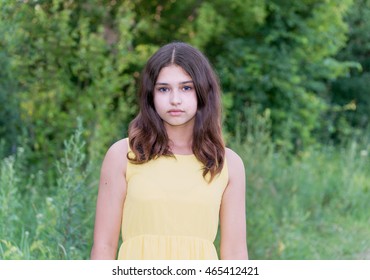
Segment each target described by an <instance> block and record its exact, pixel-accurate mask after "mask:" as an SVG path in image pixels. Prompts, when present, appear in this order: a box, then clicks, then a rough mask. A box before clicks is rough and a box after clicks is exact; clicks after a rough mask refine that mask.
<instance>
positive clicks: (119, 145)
mask: <svg viewBox="0 0 370 280" xmlns="http://www.w3.org/2000/svg"><path fill="white" fill-rule="evenodd" d="M107 153H114V154H122V153H124V154H125V155H126V154H127V153H128V138H123V139H121V140H118V141H116V142H115V143H113V144H112V145H111V146H110V147H109V149H108V152H107Z"/></svg>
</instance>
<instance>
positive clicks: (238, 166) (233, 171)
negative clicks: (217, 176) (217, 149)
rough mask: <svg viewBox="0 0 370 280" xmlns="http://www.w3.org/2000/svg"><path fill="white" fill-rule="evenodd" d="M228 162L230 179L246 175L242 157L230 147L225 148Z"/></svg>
mask: <svg viewBox="0 0 370 280" xmlns="http://www.w3.org/2000/svg"><path fill="white" fill-rule="evenodd" d="M225 156H226V162H227V166H228V170H229V180H230V179H233V178H235V177H236V178H238V177H240V176H244V172H245V170H244V163H243V160H242V158H241V157H240V156H239V155H238V154H237V153H236V152H234V151H233V150H232V149H230V148H225Z"/></svg>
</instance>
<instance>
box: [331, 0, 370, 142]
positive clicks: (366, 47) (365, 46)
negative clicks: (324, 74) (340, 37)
mask: <svg viewBox="0 0 370 280" xmlns="http://www.w3.org/2000/svg"><path fill="white" fill-rule="evenodd" d="M346 21H347V22H348V24H349V35H348V42H347V45H346V46H345V48H343V49H342V50H341V52H340V53H339V54H338V58H339V59H341V60H354V61H358V62H359V63H360V64H361V67H360V69H354V70H353V71H351V72H350V73H349V75H347V76H346V77H343V78H340V79H337V80H335V81H333V82H332V84H331V91H330V95H329V100H330V102H332V103H333V104H335V105H337V106H339V107H342V108H343V110H341V111H338V110H337V111H334V112H331V114H330V115H328V116H329V118H330V119H331V120H332V122H333V123H337V124H338V125H336V126H335V128H336V129H333V130H332V131H330V136H331V137H332V138H333V139H335V140H337V141H344V140H347V139H348V138H351V137H353V135H352V134H355V136H356V137H361V135H362V134H363V130H364V129H366V127H367V126H369V123H370V115H369V114H370V113H369V112H370V111H369V108H370V95H369V88H370V55H369V53H370V44H369V42H370V35H369V34H370V1H367V0H356V1H354V5H353V6H352V8H351V9H350V11H349V13H348V14H347V16H346ZM353 128H355V130H354V129H353Z"/></svg>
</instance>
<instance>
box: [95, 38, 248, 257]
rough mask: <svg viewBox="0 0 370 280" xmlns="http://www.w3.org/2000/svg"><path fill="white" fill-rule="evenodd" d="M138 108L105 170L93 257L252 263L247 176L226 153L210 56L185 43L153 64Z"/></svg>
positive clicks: (143, 78)
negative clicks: (217, 239) (216, 243)
mask: <svg viewBox="0 0 370 280" xmlns="http://www.w3.org/2000/svg"><path fill="white" fill-rule="evenodd" d="M139 100H140V112H139V114H138V116H137V117H136V118H135V119H134V120H133V121H132V122H131V124H130V127H129V131H128V139H122V140H120V141H118V142H116V143H115V144H113V145H112V146H111V147H110V149H109V150H108V152H107V154H106V156H105V159H104V161H103V165H102V169H101V178H100V185H99V193H98V200H97V209H96V220H95V229H94V245H93V248H92V251H91V258H92V259H116V258H117V249H118V241H119V234H120V231H121V233H122V241H123V242H122V244H121V246H120V248H119V252H118V259H131V260H132V259H162V260H163V259H181V260H185V259H188V260H189V259H206V260H207V259H208V260H211V259H218V255H217V252H216V249H215V247H214V245H213V242H214V240H215V237H216V234H217V229H218V224H219V218H220V230H221V241H220V257H221V259H247V258H248V253H247V244H246V217H245V173H244V172H245V171H244V166H243V162H242V160H241V159H240V157H239V156H238V155H237V154H236V153H234V152H233V151H232V150H230V149H228V148H225V145H224V142H223V139H222V133H221V96H220V88H219V84H218V80H217V78H216V75H215V73H214V72H213V70H212V68H211V66H210V64H209V62H208V60H207V58H206V57H205V56H204V55H203V54H202V53H201V52H200V51H198V50H197V49H195V48H193V47H192V46H190V45H188V44H185V43H177V42H176V43H170V44H168V45H165V46H163V47H162V48H160V49H159V50H158V51H157V52H156V53H155V54H154V55H153V56H152V57H151V58H150V59H149V61H148V62H147V65H146V67H145V69H144V71H143V73H142V76H141V84H140V90H139Z"/></svg>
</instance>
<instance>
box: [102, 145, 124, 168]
mask: <svg viewBox="0 0 370 280" xmlns="http://www.w3.org/2000/svg"><path fill="white" fill-rule="evenodd" d="M127 153H128V139H127V138H124V139H121V140H118V141H116V142H115V143H113V144H112V145H111V146H110V147H109V149H108V151H107V153H106V154H105V158H104V163H105V164H106V165H108V166H110V167H112V168H114V169H115V168H119V169H123V170H126V166H127Z"/></svg>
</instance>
